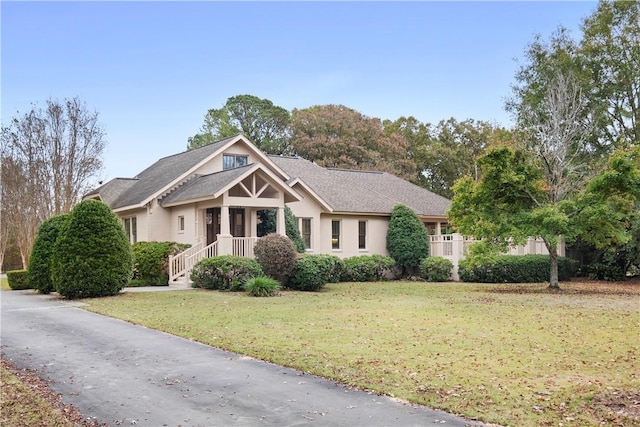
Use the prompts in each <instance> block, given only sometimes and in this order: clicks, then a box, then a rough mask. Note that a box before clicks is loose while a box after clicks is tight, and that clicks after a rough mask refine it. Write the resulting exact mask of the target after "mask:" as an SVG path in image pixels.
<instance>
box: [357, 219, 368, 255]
mask: <svg viewBox="0 0 640 427" xmlns="http://www.w3.org/2000/svg"><path fill="white" fill-rule="evenodd" d="M358 249H367V221H358Z"/></svg>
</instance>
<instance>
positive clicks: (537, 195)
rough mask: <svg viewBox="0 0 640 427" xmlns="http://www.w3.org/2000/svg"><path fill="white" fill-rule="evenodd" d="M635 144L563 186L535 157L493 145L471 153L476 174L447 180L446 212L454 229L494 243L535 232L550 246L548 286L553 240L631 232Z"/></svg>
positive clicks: (636, 194)
mask: <svg viewBox="0 0 640 427" xmlns="http://www.w3.org/2000/svg"><path fill="white" fill-rule="evenodd" d="M638 154H640V153H638V151H637V150H636V152H635V153H630V152H625V151H620V152H617V153H616V154H614V155H613V156H612V157H611V159H610V161H609V164H608V166H607V168H605V169H604V170H602V171H601V172H599V173H598V175H596V176H595V177H594V178H592V179H589V180H586V179H582V183H583V185H584V187H583V188H582V189H580V188H579V187H578V186H576V187H575V188H574V189H573V190H572V191H564V190H563V188H566V187H563V185H562V184H561V183H556V182H554V176H553V175H550V174H548V172H547V170H546V169H545V167H546V166H545V165H543V161H541V160H540V159H539V158H536V157H532V156H531V153H530V152H527V151H525V150H523V149H519V148H516V147H513V146H512V147H507V146H505V147H496V148H491V149H489V150H488V152H487V154H486V155H484V156H483V157H481V158H480V159H479V165H480V169H481V176H480V179H479V180H478V181H475V180H474V179H472V178H471V177H466V178H463V179H461V180H460V181H458V182H457V183H456V185H455V187H454V191H455V196H454V198H453V200H452V205H451V209H450V211H449V213H448V215H449V218H450V220H451V222H452V223H453V224H454V225H455V226H456V227H457V228H458V229H459V230H460V232H461V233H463V234H467V235H473V236H475V237H476V238H481V239H485V240H486V241H488V242H490V243H493V244H495V245H496V246H498V247H502V248H504V247H506V245H508V244H512V243H522V242H523V241H524V240H525V239H526V238H527V237H528V236H539V237H541V238H542V239H543V240H544V242H545V245H546V247H547V249H548V251H549V254H550V260H551V269H550V272H549V287H550V288H559V284H558V243H559V242H560V240H561V239H562V238H564V239H566V240H568V241H572V240H574V239H576V238H578V237H580V238H582V239H584V240H585V241H587V242H589V243H591V244H593V245H596V246H597V247H607V246H611V245H613V244H620V243H625V242H627V241H629V240H630V239H631V238H632V235H631V233H630V232H629V224H630V223H631V222H632V221H633V220H634V217H635V216H636V215H637V212H634V204H635V203H636V201H637V200H638V198H640V171H639V170H640V167H639V164H638Z"/></svg>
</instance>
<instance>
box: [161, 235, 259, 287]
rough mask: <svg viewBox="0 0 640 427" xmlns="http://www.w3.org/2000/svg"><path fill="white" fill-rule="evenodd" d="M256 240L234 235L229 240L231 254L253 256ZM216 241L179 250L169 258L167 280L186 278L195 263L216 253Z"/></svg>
mask: <svg viewBox="0 0 640 427" xmlns="http://www.w3.org/2000/svg"><path fill="white" fill-rule="evenodd" d="M257 241H258V238H257V237H234V238H232V240H231V248H232V254H233V255H237V256H242V257H247V258H255V255H254V252H253V248H254V246H255V245H256V242H257ZM218 252H219V250H218V242H217V241H216V242H213V243H212V244H210V245H208V246H204V245H203V244H202V243H198V244H196V245H194V246H192V247H190V248H189V249H187V250H186V251H184V252H180V253H179V254H176V255H174V256H172V257H170V258H169V282H175V281H176V280H177V279H178V278H180V277H181V276H184V277H185V278H186V279H187V280H188V279H189V274H190V273H191V270H192V269H193V266H194V265H196V263H197V262H198V261H200V260H202V259H204V258H212V257H214V256H217V255H226V254H222V253H218Z"/></svg>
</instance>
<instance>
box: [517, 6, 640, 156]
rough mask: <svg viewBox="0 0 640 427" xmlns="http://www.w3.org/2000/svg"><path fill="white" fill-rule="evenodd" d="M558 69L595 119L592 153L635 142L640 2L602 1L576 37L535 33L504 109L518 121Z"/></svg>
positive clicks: (639, 110)
mask: <svg viewBox="0 0 640 427" xmlns="http://www.w3.org/2000/svg"><path fill="white" fill-rule="evenodd" d="M558 72H562V73H564V74H572V75H573V76H574V78H575V80H576V82H577V84H578V86H579V87H580V89H581V90H582V92H583V94H584V97H585V99H586V103H587V107H588V108H587V109H585V111H584V112H583V113H584V114H590V115H591V120H592V121H593V123H594V127H593V129H592V134H591V137H590V138H589V143H590V144H591V146H592V149H593V151H594V152H595V153H597V154H602V155H603V156H606V154H608V153H611V152H612V151H613V150H615V148H617V147H619V146H620V145H621V144H624V143H632V144H638V143H639V142H640V2H637V1H606V0H603V1H601V2H600V3H599V4H598V8H597V9H596V11H595V12H594V13H593V14H592V15H591V16H589V17H587V18H586V19H585V20H584V22H583V25H582V38H581V39H579V40H575V39H574V38H572V37H571V35H570V33H569V31H568V30H567V29H566V28H562V27H560V28H559V29H558V30H557V31H556V32H555V33H554V34H552V36H551V37H550V38H549V39H548V40H545V39H544V38H543V37H542V36H540V35H538V36H536V37H535V38H534V40H533V42H532V43H531V44H529V46H528V47H527V49H526V51H525V58H524V63H523V64H522V66H521V67H520V69H519V71H518V73H517V74H516V83H515V84H514V86H513V94H512V96H511V97H510V98H509V99H508V101H507V105H506V106H507V110H508V111H510V112H512V113H513V114H514V116H515V117H516V118H518V119H519V120H520V121H521V120H522V115H523V113H524V114H527V112H528V111H529V110H532V109H533V110H535V109H539V108H540V103H541V102H542V100H543V99H544V97H545V94H546V92H547V90H548V89H549V85H550V84H551V83H552V82H553V80H554V78H555V76H556V75H557V73H558Z"/></svg>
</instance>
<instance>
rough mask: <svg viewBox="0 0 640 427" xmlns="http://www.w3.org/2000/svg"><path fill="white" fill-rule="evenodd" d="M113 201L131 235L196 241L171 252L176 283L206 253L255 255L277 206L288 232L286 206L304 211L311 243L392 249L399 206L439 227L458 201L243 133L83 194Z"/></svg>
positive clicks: (335, 248) (335, 249)
mask: <svg viewBox="0 0 640 427" xmlns="http://www.w3.org/2000/svg"><path fill="white" fill-rule="evenodd" d="M87 198H93V199H98V200H102V201H103V202H105V203H106V204H107V205H108V206H109V207H110V208H111V209H112V210H113V211H114V212H115V213H116V214H117V215H118V216H119V217H120V218H121V220H122V222H123V225H124V228H125V231H126V233H127V235H128V236H129V240H130V241H131V243H135V242H136V241H175V242H179V243H187V244H191V245H192V246H191V248H189V249H188V250H187V251H185V252H182V253H181V254H178V255H177V256H175V257H173V258H172V260H171V263H170V281H174V280H177V279H179V278H181V277H188V274H189V272H190V270H191V268H192V267H193V265H194V264H195V263H196V262H197V261H199V260H200V259H202V258H205V257H211V256H215V255H227V254H234V255H240V256H250V257H251V256H253V246H254V245H255V242H256V241H257V239H258V221H259V219H258V218H259V215H258V212H259V211H260V210H263V209H275V210H276V211H277V215H276V218H277V226H276V232H277V233H279V234H285V214H284V211H285V204H286V205H287V206H288V207H289V208H290V209H291V210H292V212H293V214H294V215H295V216H296V218H298V225H299V228H300V232H301V234H302V237H303V240H304V242H305V246H306V251H307V252H310V253H322V254H332V255H337V256H339V257H341V258H346V257H351V256H355V255H372V254H381V255H388V252H387V249H386V233H387V228H388V224H389V218H390V215H391V211H392V210H393V207H394V206H395V205H397V204H403V205H405V206H408V207H409V208H411V209H412V210H413V211H414V212H416V214H417V215H418V216H419V217H420V219H421V220H422V221H423V223H424V224H425V226H426V227H427V228H428V229H429V231H430V234H434V235H440V234H441V231H442V229H443V227H444V226H446V225H447V224H448V222H447V217H446V212H447V210H448V209H449V206H450V201H449V200H447V199H446V198H444V197H441V196H438V195H436V194H434V193H432V192H430V191H427V190H425V189H423V188H421V187H418V186H416V185H414V184H411V183H409V182H407V181H405V180H403V179H400V178H398V177H396V176H394V175H391V174H388V173H382V172H365V171H353V170H344V169H328V168H323V167H320V166H318V165H317V164H315V163H312V162H310V161H308V160H305V159H302V158H300V157H290V156H272V155H267V154H265V153H263V152H262V151H260V150H259V149H258V148H257V147H256V146H255V145H254V144H253V143H251V141H249V140H248V139H247V138H246V137H245V136H243V135H241V134H239V135H236V136H234V137H231V138H227V139H224V140H221V141H218V142H215V143H212V144H210V145H207V146H204V147H200V148H197V149H194V150H190V151H186V152H183V153H179V154H175V155H172V156H168V157H164V158H162V159H160V160H158V161H157V162H155V163H154V164H153V165H151V166H149V167H148V168H147V169H145V170H144V171H142V172H141V173H140V174H138V175H137V176H136V177H134V178H115V179H113V180H111V181H109V182H107V183H106V184H104V185H102V186H100V187H99V188H97V189H95V190H94V191H92V192H91V193H89V194H87V195H86V196H85V199H87Z"/></svg>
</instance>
